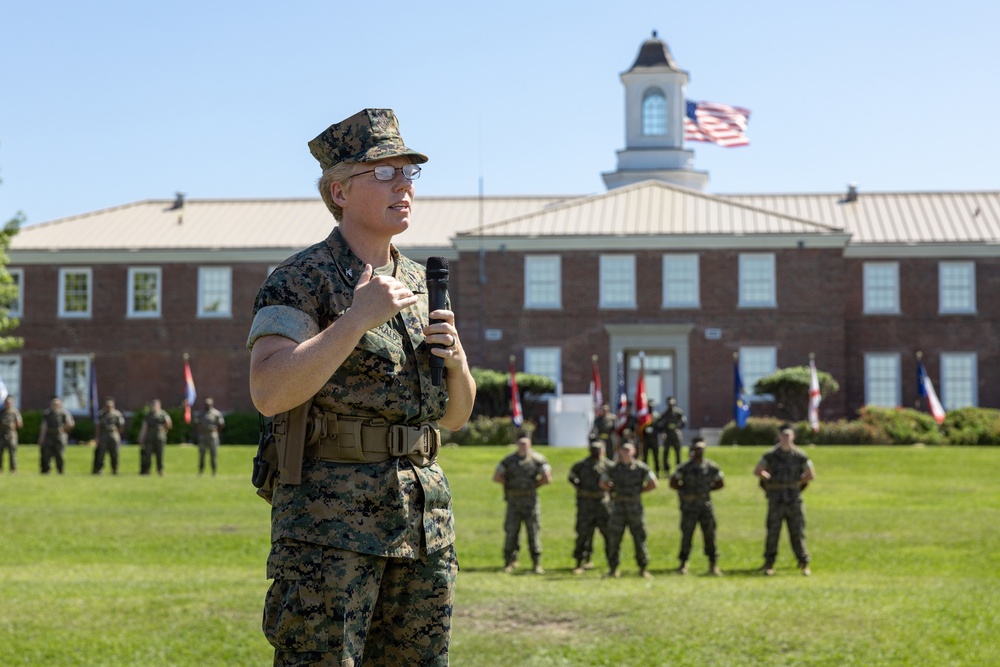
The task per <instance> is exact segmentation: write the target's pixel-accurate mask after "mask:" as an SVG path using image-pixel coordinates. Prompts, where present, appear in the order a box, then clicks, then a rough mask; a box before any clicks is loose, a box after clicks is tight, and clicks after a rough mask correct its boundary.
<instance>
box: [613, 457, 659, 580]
mask: <svg viewBox="0 0 1000 667" xmlns="http://www.w3.org/2000/svg"><path fill="white" fill-rule="evenodd" d="M657 484H658V482H657V481H656V476H655V475H653V471H651V470H650V469H649V466H647V465H646V464H645V463H643V462H642V461H636V460H635V445H633V444H632V443H631V442H629V441H626V442H624V443H623V444H622V446H621V447H619V448H618V461H615V462H612V463H609V464H608V467H607V468H606V469H605V471H604V474H603V475H601V488H602V489H604V490H605V491H610V492H611V516H610V517H609V518H608V539H607V555H608V574H607V576H608V577H614V578H617V577H620V576H621V573H620V571H619V570H618V562H619V554H620V551H621V544H622V538H623V537H624V536H625V528H626V527H628V530H629V532H630V533H632V541H633V542H634V543H635V562H636V564H637V565H638V566H639V576H640V577H644V578H646V579H650V578H652V575H651V574H650V573H649V570H648V569H647V568H648V566H649V553H648V552H647V550H646V518H645V514H644V510H643V507H642V497H641V496H642V494H643V493H646V492H647V491H652V490H653V489H655V488H656V487H657Z"/></svg>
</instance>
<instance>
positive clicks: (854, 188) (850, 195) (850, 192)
mask: <svg viewBox="0 0 1000 667" xmlns="http://www.w3.org/2000/svg"><path fill="white" fill-rule="evenodd" d="M856 201H858V184H857V183H851V184H850V185H848V186H847V194H846V195H844V198H843V199H838V200H837V203H838V204H850V203H851V202H856Z"/></svg>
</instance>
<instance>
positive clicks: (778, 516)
mask: <svg viewBox="0 0 1000 667" xmlns="http://www.w3.org/2000/svg"><path fill="white" fill-rule="evenodd" d="M782 522H785V523H787V524H788V539H789V541H790V542H791V543H792V551H793V552H794V553H795V558H796V559H797V560H798V562H799V563H800V564H801V563H808V562H809V550H808V549H806V516H805V514H804V513H803V511H802V499H801V498H797V499H795V500H794V501H790V502H782V501H780V500H768V503H767V542H766V543H765V544H764V562H765V563H767V564H769V565H773V564H774V561H775V559H777V557H778V537H779V536H780V535H781V524H782Z"/></svg>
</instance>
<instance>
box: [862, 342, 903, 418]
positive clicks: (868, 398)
mask: <svg viewBox="0 0 1000 667" xmlns="http://www.w3.org/2000/svg"><path fill="white" fill-rule="evenodd" d="M875 357H878V358H882V359H889V358H891V359H893V360H894V361H895V362H896V377H895V389H896V396H895V399H894V405H887V406H881V407H889V408H895V407H899V406H900V405H902V404H903V395H902V394H903V388H902V383H901V382H900V370H901V367H900V361H899V354H898V353H894V352H866V353H865V405H872V390H871V384H870V383H871V370H870V365H871V362H872V360H873V359H874V358H875ZM875 405H880V404H877V403H876V404H875Z"/></svg>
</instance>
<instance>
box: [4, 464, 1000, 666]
mask: <svg viewBox="0 0 1000 667" xmlns="http://www.w3.org/2000/svg"><path fill="white" fill-rule="evenodd" d="M507 451H508V450H507V449H496V448H465V449H455V448H449V449H447V450H445V451H444V452H443V454H442V460H443V465H444V467H445V470H446V471H447V472H448V475H449V478H450V480H451V483H452V487H453V492H454V497H455V514H456V523H457V530H458V552H459V560H460V563H461V568H462V572H461V574H460V575H459V580H458V590H457V604H456V609H455V629H454V633H453V640H452V660H451V663H452V664H453V665H456V666H458V667H466V666H479V665H482V666H487V665H489V666H495V665H507V666H513V665H682V666H683V665H691V666H695V665H698V666H703V665H718V666H730V665H733V666H741V665H748V666H749V665H865V666H872V665H929V666H935V667H938V666H942V665H984V666H985V665H997V664H1000V611H998V610H1000V483H998V480H1000V450H997V449H985V448H980V449H975V448H961V449H959V448H920V447H912V448H911V447H896V448H883V447H877V448H847V447H823V448H810V449H809V450H808V451H809V453H810V455H811V456H812V457H813V460H814V461H815V464H816V468H817V474H818V479H817V481H816V482H814V483H813V484H812V485H811V486H810V488H809V490H808V491H807V492H806V516H807V520H808V538H809V548H810V551H811V552H812V556H813V576H812V577H809V578H805V577H802V576H801V575H800V574H799V573H798V570H797V569H796V568H795V563H794V559H793V557H792V555H791V552H790V549H789V548H788V544H787V540H786V539H785V536H784V535H783V536H782V543H781V553H780V556H779V561H778V573H777V576H775V577H771V578H766V577H763V576H761V575H760V574H759V573H758V572H756V568H757V567H759V566H760V564H761V562H762V556H761V552H762V549H763V539H764V514H765V510H766V503H765V501H764V498H763V494H762V493H761V491H760V490H759V489H758V488H757V486H756V483H755V480H754V479H753V477H752V476H751V474H750V472H751V470H752V468H753V465H754V463H755V462H756V461H757V459H758V458H759V456H760V454H761V452H762V449H760V448H751V447H739V448H718V449H717V448H712V449H710V450H709V456H710V458H712V459H713V460H715V461H716V462H718V463H719V464H720V465H721V466H722V468H723V470H724V471H725V473H726V477H727V487H726V488H725V489H724V490H723V491H721V492H719V493H717V494H716V497H715V500H716V513H717V517H718V521H719V534H718V535H719V544H720V548H721V550H722V558H721V561H720V564H721V565H722V567H723V569H724V570H725V571H726V576H724V577H722V578H715V577H709V576H705V575H704V574H702V573H703V572H704V570H705V568H706V565H707V564H706V562H705V560H704V557H703V556H701V553H700V549H701V542H700V536H699V537H697V538H696V541H695V550H694V553H693V555H692V562H691V565H692V573H691V574H689V575H687V576H686V577H682V576H679V575H676V574H673V573H672V570H673V569H674V568H675V567H676V564H677V562H676V555H677V548H678V542H679V530H678V512H677V501H676V497H675V495H674V494H673V493H672V492H670V491H669V490H668V489H667V488H666V484H665V480H664V483H663V485H662V486H661V487H660V488H659V489H658V490H656V491H654V492H652V493H651V494H647V495H646V496H645V499H646V510H647V513H646V519H647V526H648V529H649V532H650V542H649V549H650V556H651V559H652V562H651V567H652V571H653V574H654V575H655V578H654V579H653V580H651V581H648V580H643V579H640V578H639V577H637V576H635V574H636V567H635V563H634V558H633V551H632V548H631V542H630V540H629V537H628V536H627V535H626V542H625V547H624V549H623V554H622V564H623V575H624V576H623V578H622V579H619V580H602V579H601V578H600V577H601V574H602V573H603V572H604V566H605V561H604V557H603V552H602V553H601V554H600V555H599V557H598V558H597V559H596V562H597V564H598V568H597V569H596V570H594V571H591V572H588V573H587V574H585V575H584V576H581V577H577V576H574V575H573V574H572V573H571V572H570V569H571V568H572V566H573V561H572V547H573V514H574V504H573V496H572V489H571V487H570V485H569V484H568V483H567V482H566V481H565V479H566V474H567V472H568V469H569V466H570V465H571V464H572V463H573V462H574V461H575V460H577V459H579V458H581V457H582V456H583V450H568V449H549V448H540V451H542V452H543V453H544V454H545V455H546V456H548V457H549V459H550V461H551V462H552V464H553V469H554V475H555V481H554V482H553V484H552V485H551V486H549V487H545V488H543V489H542V490H541V495H542V527H543V532H542V535H543V541H544V545H545V557H544V564H545V567H546V570H547V572H546V574H545V575H542V576H535V575H530V574H522V573H517V574H514V575H505V574H502V573H501V572H500V571H499V570H500V567H501V566H502V564H503V563H502V556H501V546H502V539H503V534H502V528H501V526H502V522H503V502H502V500H501V489H500V487H499V486H498V485H496V484H493V483H492V482H491V481H490V478H491V476H492V471H493V468H494V466H495V465H496V463H497V462H498V461H499V460H500V458H501V457H502V456H503V455H504V454H505V453H506V452H507ZM252 455H253V449H252V448H250V447H224V448H223V449H222V453H221V470H220V474H219V476H218V477H217V478H212V477H210V476H205V477H198V476H197V473H196V457H197V452H196V450H195V448H193V447H185V446H180V447H169V448H168V450H167V454H166V472H167V474H166V476H165V477H163V478H159V477H155V476H153V477H139V476H138V474H136V473H137V471H138V452H137V450H136V448H135V447H134V446H132V447H126V448H124V452H123V464H122V474H121V475H119V476H118V477H110V476H107V475H105V476H102V477H94V476H92V475H90V474H88V471H89V468H90V460H91V456H92V450H90V449H88V448H86V447H71V448H70V449H69V452H68V465H67V473H66V475H64V476H61V477H60V476H56V475H52V476H47V477H43V476H41V475H39V474H38V472H37V470H38V449H37V447H32V446H22V447H21V448H20V451H19V459H20V468H21V470H20V472H19V473H18V474H17V475H13V476H12V475H9V474H4V475H3V476H2V477H0V512H2V514H0V517H2V524H0V525H2V532H0V665H4V666H15V665H32V666H40V665H44V666H60V665H81V666H82V665H86V666H88V667H90V666H99V665H109V666H110V665H116V666H117V665H143V666H151V665H191V666H203V665H267V664H270V655H271V651H270V647H269V646H268V644H267V642H266V641H265V640H264V638H263V636H262V635H261V632H260V627H259V626H260V615H261V602H262V598H263V595H264V592H265V590H266V588H267V581H266V580H265V579H264V561H265V558H266V556H267V550H268V516H269V515H268V506H267V505H266V503H264V502H263V501H262V500H260V499H259V498H257V497H256V496H255V495H254V494H253V493H252V490H251V487H250V485H249V481H248V478H249V468H250V459H251V458H252ZM598 542H599V543H600V540H599V539H598Z"/></svg>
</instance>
